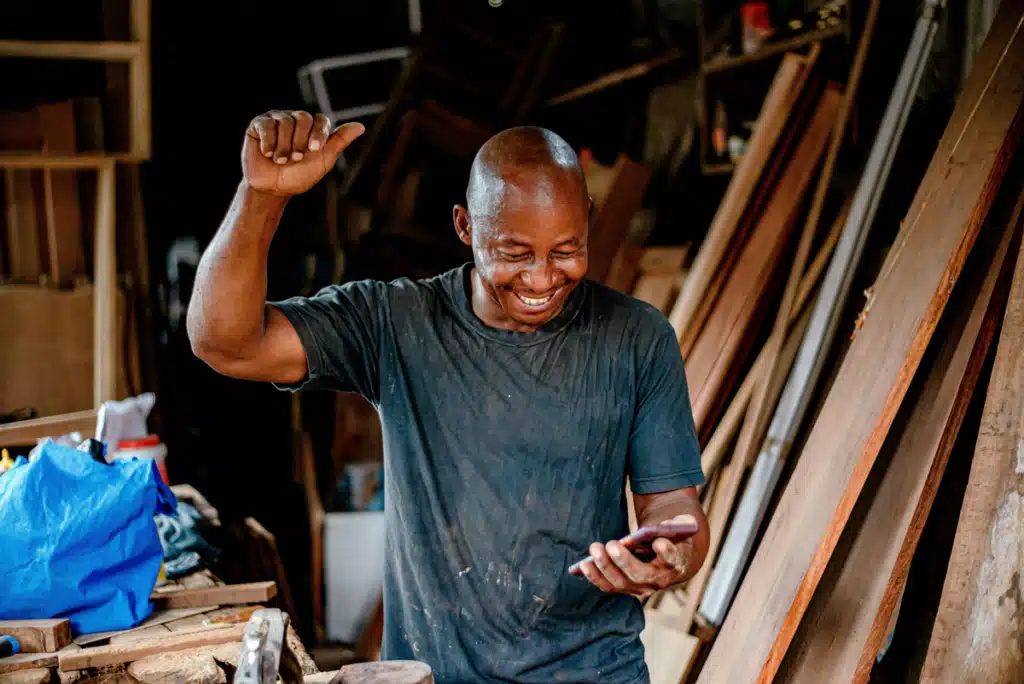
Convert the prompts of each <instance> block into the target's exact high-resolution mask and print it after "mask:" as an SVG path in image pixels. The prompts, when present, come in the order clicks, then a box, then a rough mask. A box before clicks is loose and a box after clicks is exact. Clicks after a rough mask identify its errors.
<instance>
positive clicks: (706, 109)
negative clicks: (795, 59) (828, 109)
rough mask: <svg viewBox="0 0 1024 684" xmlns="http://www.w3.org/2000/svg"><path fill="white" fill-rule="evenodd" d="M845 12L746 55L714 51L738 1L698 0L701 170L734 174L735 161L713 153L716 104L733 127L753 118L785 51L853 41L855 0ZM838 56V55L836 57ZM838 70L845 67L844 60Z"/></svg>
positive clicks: (726, 31) (724, 38)
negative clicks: (834, 22) (834, 20)
mask: <svg viewBox="0 0 1024 684" xmlns="http://www.w3.org/2000/svg"><path fill="white" fill-rule="evenodd" d="M847 2H848V6H847V11H846V17H845V19H844V20H843V21H841V23H839V24H838V25H836V26H830V27H827V28H819V29H812V30H809V31H806V32H804V33H801V34H799V35H795V36H792V37H789V38H783V39H780V40H774V41H771V40H769V41H768V42H766V43H764V44H763V45H762V46H761V48H760V49H758V50H757V51H755V52H752V53H750V54H739V55H733V54H729V55H722V54H716V53H718V52H719V48H720V47H721V46H722V45H723V44H725V43H727V42H728V40H729V38H728V36H729V27H730V22H731V21H736V18H735V17H736V15H737V14H738V13H739V6H740V3H739V2H732V3H728V2H724V3H723V2H713V3H712V2H707V1H705V2H701V3H700V4H699V5H698V17H697V28H698V32H697V33H698V42H699V54H700V56H701V60H702V64H701V68H700V93H701V106H700V108H699V110H700V164H701V171H702V172H703V173H704V174H705V175H717V174H727V173H732V171H733V167H734V164H733V163H732V162H730V161H721V160H719V159H716V158H714V157H713V154H712V146H711V129H712V122H713V119H714V110H715V103H716V101H718V100H722V101H723V102H725V104H726V111H727V114H728V116H729V119H730V122H731V123H732V124H733V125H731V126H730V128H731V129H735V125H734V124H735V122H737V121H753V120H755V119H756V116H757V112H758V110H759V108H760V103H761V101H762V100H763V99H764V95H765V94H766V93H767V92H768V87H769V85H770V84H771V80H772V77H773V76H774V74H775V71H776V69H777V68H778V65H779V64H780V63H781V61H782V56H783V55H784V54H785V53H787V52H797V53H806V52H807V51H808V50H809V49H810V46H811V45H813V44H814V43H820V44H821V45H822V48H823V49H825V50H826V51H833V52H834V51H835V50H836V48H837V44H838V47H839V49H840V50H844V51H846V52H847V53H848V52H849V49H850V48H849V46H850V45H852V40H853V36H852V34H853V30H852V27H853V21H852V17H851V10H853V9H854V7H853V5H854V4H855V0H847ZM840 61H842V60H840ZM841 71H845V65H843V68H842V69H841Z"/></svg>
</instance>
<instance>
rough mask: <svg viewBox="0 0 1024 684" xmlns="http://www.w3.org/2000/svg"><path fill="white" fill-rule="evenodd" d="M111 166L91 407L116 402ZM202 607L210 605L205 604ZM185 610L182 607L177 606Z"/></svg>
mask: <svg viewBox="0 0 1024 684" xmlns="http://www.w3.org/2000/svg"><path fill="white" fill-rule="evenodd" d="M115 187H116V177H115V173H114V164H113V163H112V162H111V163H108V164H105V165H104V166H102V167H100V169H99V170H98V172H97V174H96V222H95V223H94V224H93V242H94V245H93V260H92V263H93V283H94V285H95V297H94V299H93V362H92V368H93V371H92V372H93V404H94V405H95V406H100V405H101V404H102V403H103V402H104V401H108V400H114V399H120V398H121V397H119V396H117V394H118V393H117V369H118V365H119V364H118V359H119V354H118V340H120V339H121V335H120V332H121V329H120V328H119V327H118V325H117V237H116V236H117V233H116V231H117V222H116V217H115V209H114V208H115V207H116V206H117V205H116V195H115V193H116V190H115ZM206 603H212V602H211V601H206ZM181 607H186V606H181Z"/></svg>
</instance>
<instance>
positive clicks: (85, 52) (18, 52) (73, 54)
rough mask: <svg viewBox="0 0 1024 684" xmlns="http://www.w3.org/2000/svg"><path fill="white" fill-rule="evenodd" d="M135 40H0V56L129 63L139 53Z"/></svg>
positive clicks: (139, 49)
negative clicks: (130, 41)
mask: <svg viewBox="0 0 1024 684" xmlns="http://www.w3.org/2000/svg"><path fill="white" fill-rule="evenodd" d="M140 52H141V48H140V45H139V44H138V43H127V42H117V41H101V42H92V43H89V42H84V41H54V40H0V57H32V58H39V59H89V60H95V61H98V62H128V61H131V60H133V59H135V58H136V57H138V56H139V54H140Z"/></svg>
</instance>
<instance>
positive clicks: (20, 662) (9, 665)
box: [0, 653, 57, 675]
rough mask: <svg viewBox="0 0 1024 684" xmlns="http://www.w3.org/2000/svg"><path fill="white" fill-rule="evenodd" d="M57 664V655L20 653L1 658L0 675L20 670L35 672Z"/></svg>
mask: <svg viewBox="0 0 1024 684" xmlns="http://www.w3.org/2000/svg"><path fill="white" fill-rule="evenodd" d="M56 664H57V654H56V653H19V654H18V655H12V656H7V657H6V658H0V675H4V674H7V673H9V672H18V671H19V670H34V669H38V668H43V667H53V666H55V665H56Z"/></svg>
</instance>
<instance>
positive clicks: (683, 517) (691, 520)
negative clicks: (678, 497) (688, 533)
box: [665, 513, 697, 525]
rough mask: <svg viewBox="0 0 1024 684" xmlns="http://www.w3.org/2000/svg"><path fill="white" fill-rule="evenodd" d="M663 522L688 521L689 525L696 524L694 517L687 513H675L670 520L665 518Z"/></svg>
mask: <svg viewBox="0 0 1024 684" xmlns="http://www.w3.org/2000/svg"><path fill="white" fill-rule="evenodd" d="M665 522H674V523H689V524H691V525H696V524H697V519H696V518H695V517H693V516H692V515H690V514H689V513H683V514H681V515H677V516H676V517H674V518H672V519H671V520H666V521H665Z"/></svg>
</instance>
